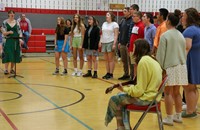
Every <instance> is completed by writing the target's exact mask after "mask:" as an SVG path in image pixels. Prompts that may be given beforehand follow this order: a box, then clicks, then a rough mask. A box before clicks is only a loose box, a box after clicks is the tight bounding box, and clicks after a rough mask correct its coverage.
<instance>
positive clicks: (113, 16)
mask: <svg viewBox="0 0 200 130" xmlns="http://www.w3.org/2000/svg"><path fill="white" fill-rule="evenodd" d="M107 13H109V14H110V16H111V21H112V22H114V21H115V15H114V14H113V12H111V11H109V12H107Z"/></svg>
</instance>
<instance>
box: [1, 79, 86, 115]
mask: <svg viewBox="0 0 200 130" xmlns="http://www.w3.org/2000/svg"><path fill="white" fill-rule="evenodd" d="M0 84H16V85H20V84H21V83H0ZM26 85H35V86H40V87H44V86H48V87H55V88H61V89H67V90H71V91H75V92H77V93H79V94H80V96H81V98H80V99H79V100H77V101H76V102H73V103H71V104H68V105H63V106H59V107H54V108H49V109H43V110H37V111H29V112H19V113H7V115H21V114H31V113H38V112H46V111H51V110H56V109H61V108H66V107H69V106H73V105H75V104H78V103H80V102H81V101H82V100H83V99H84V98H85V95H84V94H83V93H82V92H80V91H78V90H76V89H72V88H67V87H63V86H57V85H46V84H30V83H26ZM0 92H1V91H0Z"/></svg>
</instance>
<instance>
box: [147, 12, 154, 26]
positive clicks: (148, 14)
mask: <svg viewBox="0 0 200 130" xmlns="http://www.w3.org/2000/svg"><path fill="white" fill-rule="evenodd" d="M146 16H147V18H149V19H150V23H152V24H153V23H154V22H153V15H152V14H151V13H146Z"/></svg>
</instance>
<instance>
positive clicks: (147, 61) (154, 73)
mask: <svg viewBox="0 0 200 130" xmlns="http://www.w3.org/2000/svg"><path fill="white" fill-rule="evenodd" d="M161 82H162V69H161V67H160V64H159V63H158V62H157V61H155V60H154V59H152V58H151V57H150V56H143V57H142V58H141V60H140V61H139V63H138V66H137V84H136V85H131V86H130V87H124V88H123V91H124V92H126V93H128V95H130V96H132V97H137V98H139V99H140V100H145V101H152V100H153V98H154V97H155V95H156V94H157V92H158V88H159V86H160V84H161ZM160 99H161V95H160V96H159V97H158V99H157V100H160Z"/></svg>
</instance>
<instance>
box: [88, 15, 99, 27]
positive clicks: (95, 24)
mask: <svg viewBox="0 0 200 130" xmlns="http://www.w3.org/2000/svg"><path fill="white" fill-rule="evenodd" d="M88 18H92V19H93V26H97V20H96V18H95V17H94V16H89V17H88Z"/></svg>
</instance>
